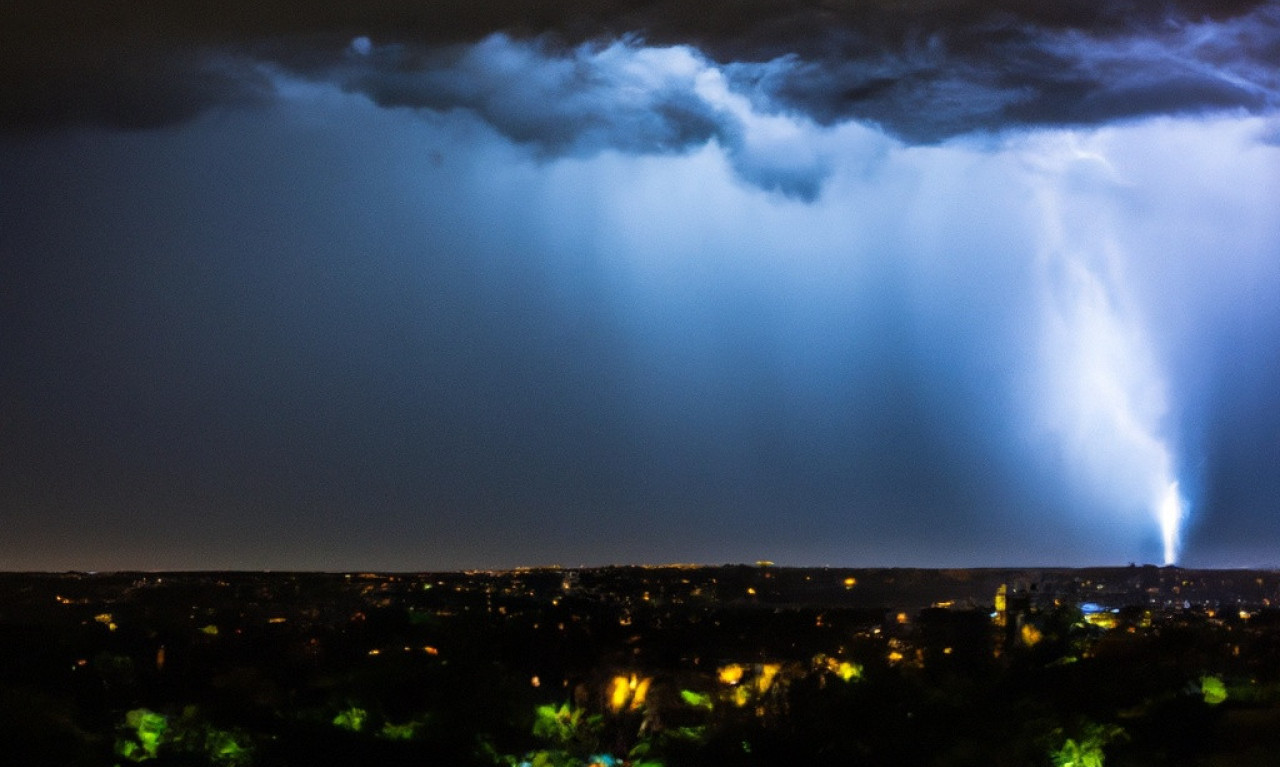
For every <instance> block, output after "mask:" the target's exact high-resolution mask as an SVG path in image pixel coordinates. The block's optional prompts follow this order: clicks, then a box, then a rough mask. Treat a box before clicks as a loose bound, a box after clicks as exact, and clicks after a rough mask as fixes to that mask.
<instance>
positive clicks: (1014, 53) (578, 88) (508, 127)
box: [0, 0, 1280, 152]
mask: <svg viewBox="0 0 1280 767" xmlns="http://www.w3.org/2000/svg"><path fill="white" fill-rule="evenodd" d="M0 30H3V31H0V35H2V36H3V37H2V38H0V42H3V45H2V46H0V83H3V85H4V87H5V90H6V92H7V93H8V94H10V95H9V97H8V98H6V100H5V103H4V105H3V106H0V124H2V125H3V126H4V127H5V128H7V129H8V130H11V131H12V130H30V129H33V128H40V127H48V126H51V125H58V124H98V125H107V126H112V127H119V128H140V127H153V126H157V125H162V124H166V123H169V122H174V121H180V120H185V119H190V118H191V117H192V116H194V115H195V114H198V113H200V112H201V111H203V110H205V109H208V108H211V107H214V106H224V105H235V104H254V103H260V102H261V101H263V100H264V99H268V98H270V97H271V89H270V87H269V82H268V78H267V77H266V76H265V75H264V72H263V70H262V68H263V67H264V66H265V67H271V68H283V69H285V70H287V71H289V72H292V73H294V74H298V73H306V74H309V75H311V76H314V77H319V78H330V77H336V78H340V79H341V81H342V82H343V83H344V84H345V85H346V86H347V87H351V88H356V89H360V90H362V91H363V92H366V93H367V94H369V95H370V96H371V97H372V98H374V99H375V100H376V101H378V103H381V104H386V105H393V106H412V107H421V108H427V109H451V108H470V109H476V110H477V111H479V112H480V113H482V114H483V115H485V116H486V118H489V119H492V120H493V121H494V123H495V125H496V126H497V127H499V129H500V130H503V131H504V132H505V133H507V134H508V135H509V136H511V137H512V138H515V139H517V140H522V141H529V142H532V143H535V144H537V145H539V146H540V147H542V148H544V149H547V150H550V151H558V150H570V151H581V150H582V149H584V148H585V147H589V146H594V147H603V146H609V147H610V148H614V149H617V150H620V151H632V152H637V151H673V150H677V149H683V148H688V147H692V146H697V145H700V144H702V143H704V142H705V141H707V140H708V139H710V138H712V137H713V136H714V137H718V138H723V137H724V136H725V135H726V133H729V132H731V131H732V130H733V125H732V123H731V122H729V123H726V122H725V121H724V120H723V119H722V118H723V115H722V114H717V110H716V109H715V107H714V106H713V105H708V104H706V103H705V102H704V101H703V100H702V99H700V98H699V97H698V94H697V93H696V92H695V89H694V88H693V87H692V86H693V83H692V82H691V81H690V80H689V79H688V78H682V77H680V76H678V75H676V74H675V73H673V72H670V71H667V72H665V74H664V75H658V76H656V77H655V75H657V72H656V69H655V62H654V61H653V59H654V58H661V57H663V56H668V57H669V56H670V55H673V54H672V52H673V51H680V52H681V53H680V54H679V55H681V56H686V57H689V58H690V59H692V60H697V61H700V62H702V64H703V65H704V66H706V67H710V68H713V69H718V70H723V72H724V73H725V76H726V79H727V80H728V82H729V83H730V86H731V89H732V90H733V91H734V92H735V93H739V94H743V95H745V96H748V97H749V98H751V99H752V103H753V104H754V106H755V108H756V109H757V110H758V111H761V112H762V113H766V114H773V113H779V112H786V113H789V114H795V115H802V116H804V117H805V118H807V119H810V120H813V121H814V122H817V123H818V124H821V125H831V124H833V123H836V122H838V121H844V120H859V121H870V122H873V123H875V124H878V125H880V126H881V127H883V128H884V129H885V130H886V131H888V132H889V133H891V134H893V135H895V136H897V137H899V138H901V139H904V140H907V141H910V142H933V141H938V140H942V139H945V138H948V137H951V136H956V135H962V134H966V133H971V132H974V131H999V130H1003V129H1007V128H1016V127H1020V126H1052V125H1093V124H1099V123H1103V122H1106V121H1109V120H1115V119H1124V118H1134V117H1143V116H1151V115H1158V114H1194V113H1204V112H1212V111H1221V110H1231V109H1239V110H1244V111H1247V112H1252V113H1257V112H1261V111H1265V110H1268V109H1273V108H1275V107H1276V105H1277V103H1280V95H1278V94H1280V84H1278V79H1277V73H1276V67H1275V65H1274V62H1275V61H1276V60H1277V58H1278V57H1280V9H1277V8H1276V7H1275V5H1274V4H1273V3H1267V2H1261V1H1260V0H1236V1H1235V2H1231V3H1208V2H1202V1H1200V0H1187V1H1185V2H1162V3H1142V4H1138V5H1132V4H1127V3H1091V2H1090V3H1084V2H1079V3H1076V2H1070V3H1052V4H1047V3H1039V2H1030V1H1021V2H1014V1H1009V0H1006V1H1004V2H980V1H977V0H971V1H969V2H959V3H931V2H921V3H912V4H902V3H893V2H887V1H885V2H856V3H855V2H847V3H846V2H811V3H801V2H794V0H774V1H766V0H761V1H760V2H753V3H746V4H744V3H740V2H727V1H725V0H713V2H707V3H696V4H687V3H638V2H633V3H626V2H612V3H580V2H567V1H563V0H562V1H561V2H553V3H539V4H537V5H536V6H512V5H511V4H508V3H498V2H479V3H470V2H468V3H462V2H460V1H456V2H439V3H436V2H433V3H408V2H403V0H388V1H387V2H378V3H360V4H351V3H330V2H320V3H305V4H295V3H289V2H270V3H249V2H232V3H227V4H221V5H219V6H217V7H216V8H214V7H213V6H210V7H209V8H191V7H185V6H183V5H175V4H172V3H161V2H140V3H130V4H128V5H122V4H113V3H69V4H60V5H59V6H58V7H57V8H56V9H52V8H50V7H49V6H48V5H47V4H45V3H38V2H32V1H31V0H20V1H19V2H13V3H7V4H6V5H5V8H4V9H3V10H2V11H0ZM352 40H363V41H371V43H370V44H371V45H372V46H375V47H374V48H372V49H371V50H370V54H369V55H364V56H360V57H359V58H362V59H364V61H363V62H362V66H361V67H356V66H355V62H352V61H351V60H350V58H351V57H350V54H351V53H352V52H353V49H352V48H351V47H350V42H351V41H352ZM512 41H519V44H515V43H513V42H512ZM646 46H653V48H654V50H653V51H646V50H645V47H646ZM664 51H665V52H666V53H663V52H664ZM623 52H630V53H631V54H633V55H632V57H633V58H637V59H638V61H637V62H636V63H635V64H634V65H622V66H633V67H639V69H640V70H646V71H644V72H639V71H636V70H635V69H634V68H633V69H632V70H630V71H623V70H622V69H619V68H618V67H619V66H620V65H621V62H620V61H619V59H620V58H621V57H622V53H623ZM646 59H648V60H647V61H646ZM668 63H669V62H668ZM357 69H363V71H355V70H357ZM570 94H572V96H573V97H572V98H566V97H568V96H570ZM547 97H552V98H551V100H550V101H546V100H545V99H546V98H547ZM526 110H528V111H526ZM615 110H616V111H615ZM641 123H643V124H641ZM633 128H638V129H639V130H638V132H636V133H632V131H631V129H633Z"/></svg>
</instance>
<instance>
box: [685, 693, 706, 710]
mask: <svg viewBox="0 0 1280 767" xmlns="http://www.w3.org/2000/svg"><path fill="white" fill-rule="evenodd" d="M680 700H682V701H684V702H685V703H686V704H687V705H689V706H692V707H693V708H700V709H705V710H707V711H710V710H711V709H712V708H713V704H712V702H711V696H710V695H708V694H706V693H701V692H694V691H693V690H681V691H680Z"/></svg>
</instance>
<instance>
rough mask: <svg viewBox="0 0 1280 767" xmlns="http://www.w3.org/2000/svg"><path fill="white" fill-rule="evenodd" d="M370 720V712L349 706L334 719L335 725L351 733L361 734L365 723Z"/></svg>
mask: <svg viewBox="0 0 1280 767" xmlns="http://www.w3.org/2000/svg"><path fill="white" fill-rule="evenodd" d="M368 719H369V712H368V711H365V710H364V709H363V708H360V707H359V706H349V707H347V708H346V709H344V710H342V711H339V712H338V715H337V716H335V717H334V718H333V725H334V726H335V727H341V728H342V729H344V730H350V731H351V732H361V731H362V730H364V725H365V722H366V721H368Z"/></svg>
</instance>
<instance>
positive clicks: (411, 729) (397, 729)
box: [378, 722, 418, 740]
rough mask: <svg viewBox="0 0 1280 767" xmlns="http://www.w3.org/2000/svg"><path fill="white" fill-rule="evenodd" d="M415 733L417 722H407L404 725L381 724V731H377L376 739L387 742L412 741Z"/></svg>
mask: <svg viewBox="0 0 1280 767" xmlns="http://www.w3.org/2000/svg"><path fill="white" fill-rule="evenodd" d="M417 731H418V723H417V722H408V723H405V724H392V723H391V722H383V723H382V729H381V730H379V731H378V737H380V738H386V739H387V740H412V739H413V736H414V735H415V734H416V733H417Z"/></svg>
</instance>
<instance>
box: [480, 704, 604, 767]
mask: <svg viewBox="0 0 1280 767" xmlns="http://www.w3.org/2000/svg"><path fill="white" fill-rule="evenodd" d="M603 726H604V717H603V716H601V715H599V714H588V713H586V710H585V709H582V708H575V707H573V706H571V705H569V704H568V703H563V704H561V705H559V706H554V705H545V706H538V707H537V709H535V710H534V719H533V734H534V736H535V737H538V738H541V739H543V740H545V741H547V742H548V745H549V746H550V747H549V748H542V749H537V750H534V751H530V752H528V753H526V754H525V755H524V756H523V757H516V756H512V755H501V754H498V753H497V752H496V751H494V750H493V749H492V747H490V748H489V749H487V750H488V752H489V756H490V757H491V758H492V759H493V760H494V761H495V762H496V763H498V764H503V765H507V766H508V767H595V766H597V765H598V766H600V767H610V766H611V765H616V764H618V760H617V759H616V758H614V757H613V756H611V755H609V754H603V753H600V752H599V745H600V732H601V730H602V729H603Z"/></svg>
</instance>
